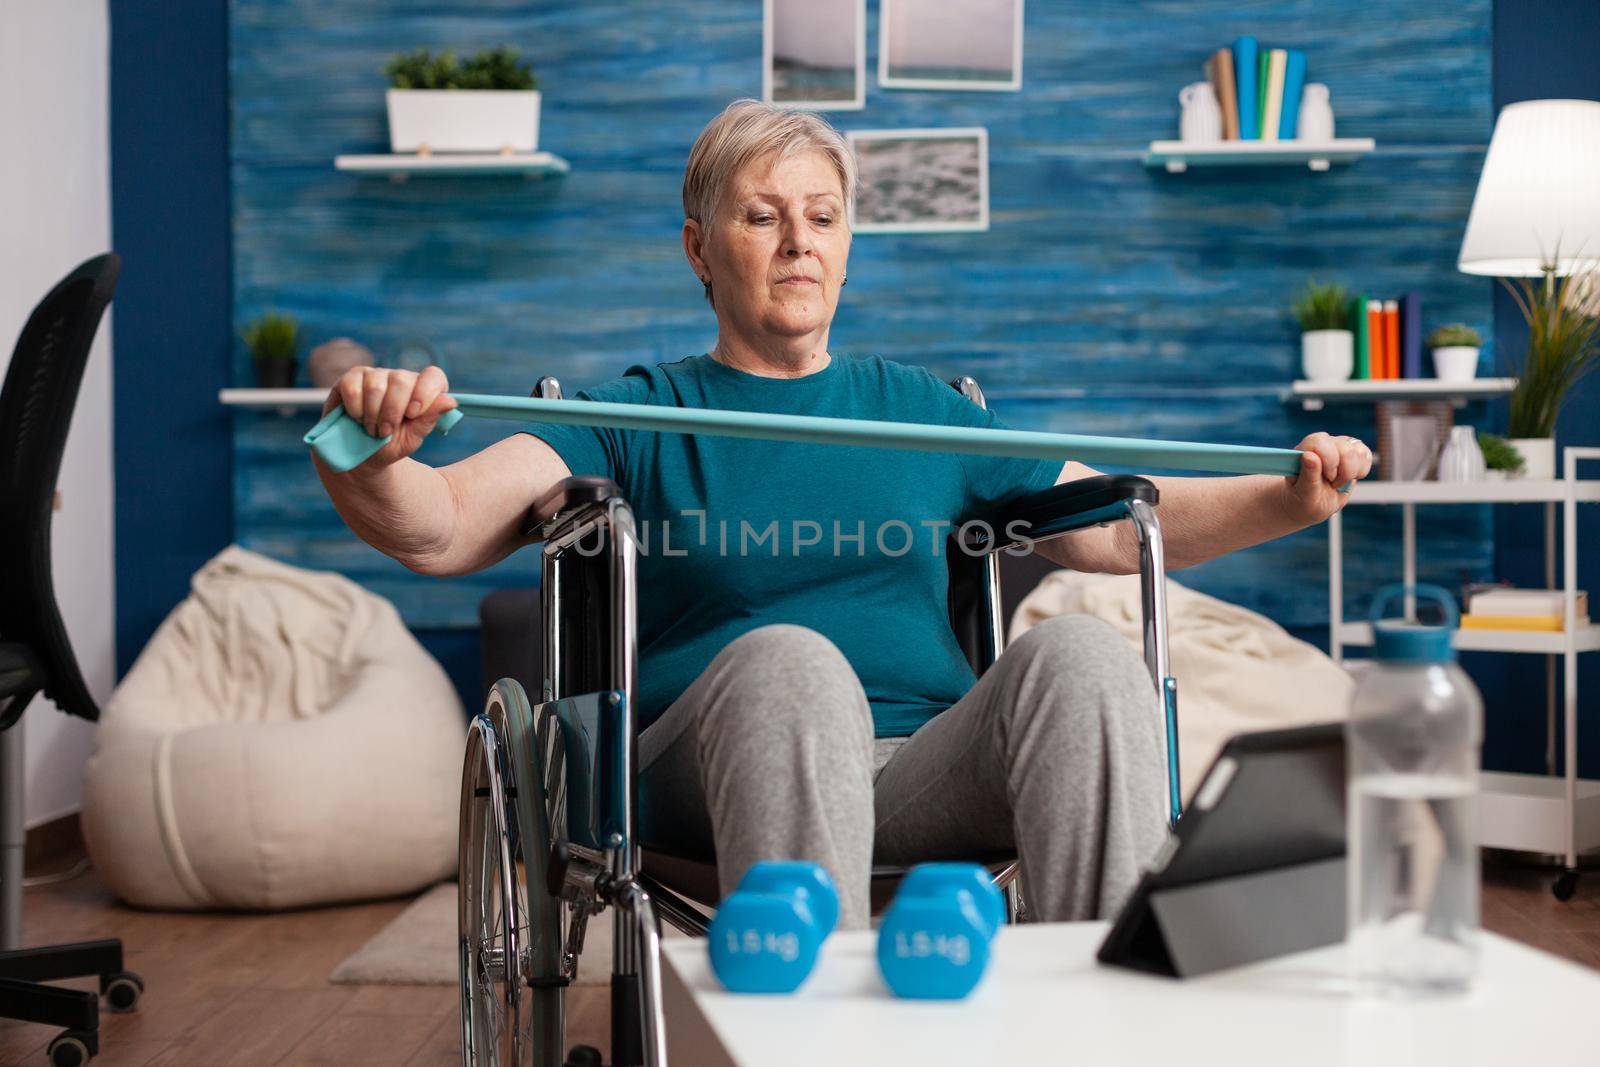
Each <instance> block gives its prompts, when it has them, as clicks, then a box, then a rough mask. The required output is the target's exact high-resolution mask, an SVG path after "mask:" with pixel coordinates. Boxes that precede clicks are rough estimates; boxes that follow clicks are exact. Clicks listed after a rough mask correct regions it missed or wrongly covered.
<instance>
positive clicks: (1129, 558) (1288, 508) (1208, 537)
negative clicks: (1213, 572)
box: [1112, 474, 1313, 573]
mask: <svg viewBox="0 0 1600 1067" xmlns="http://www.w3.org/2000/svg"><path fill="white" fill-rule="evenodd" d="M1150 481H1152V482H1154V483H1155V486H1156V490H1157V491H1158V492H1159V493H1160V494H1161V502H1160V504H1158V505H1157V507H1156V515H1157V516H1158V518H1159V519H1160V521H1161V540H1162V544H1163V546H1164V548H1165V551H1166V562H1167V569H1168V570H1177V569H1178V568H1180V567H1192V566H1194V565H1195V564H1196V563H1204V562H1205V561H1206V560H1208V559H1215V558H1216V557H1218V556H1223V555H1226V554H1228V553H1229V552H1236V551H1238V550H1239V549H1241V548H1249V547H1250V546H1251V545H1259V544H1260V543H1261V542H1263V541H1270V540H1272V539H1273V538H1274V537H1282V536H1283V535H1285V534H1290V533H1294V532H1295V531H1296V530H1303V529H1305V528H1306V527H1307V526H1309V525H1311V524H1312V521H1313V520H1312V519H1311V518H1309V517H1305V516H1303V515H1302V514H1301V513H1300V512H1299V511H1298V510H1297V508H1296V507H1295V499H1294V496H1293V494H1292V493H1290V492H1289V491H1288V489H1287V488H1286V483H1285V481H1284V479H1283V478H1280V477H1278V476H1276V475H1270V474H1252V475H1244V476H1240V477H1232V478H1172V477H1150ZM1112 529H1113V531H1114V532H1115V542H1116V544H1117V556H1118V557H1119V559H1121V560H1123V561H1125V563H1126V566H1127V568H1128V571H1125V572H1124V573H1127V572H1131V571H1136V570H1138V567H1139V544H1138V539H1137V537H1136V535H1135V534H1134V531H1133V524H1132V523H1126V522H1119V523H1117V524H1116V526H1114V527H1112Z"/></svg>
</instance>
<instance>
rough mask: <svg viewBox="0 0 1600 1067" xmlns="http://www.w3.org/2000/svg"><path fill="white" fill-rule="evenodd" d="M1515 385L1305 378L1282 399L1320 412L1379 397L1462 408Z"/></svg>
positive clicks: (1490, 380) (1489, 381)
mask: <svg viewBox="0 0 1600 1067" xmlns="http://www.w3.org/2000/svg"><path fill="white" fill-rule="evenodd" d="M1516 387H1517V380H1516V379H1515V378H1473V379H1472V380H1471V381H1465V382H1446V381H1441V380H1440V379H1438V378H1396V379H1389V380H1387V381H1384V380H1379V381H1370V380H1367V379H1360V380H1356V379H1351V380H1349V381H1343V382H1310V381H1303V380H1302V381H1298V382H1293V383H1291V384H1290V386H1289V389H1288V391H1287V392H1285V393H1284V394H1283V399H1284V402H1285V403H1298V404H1299V405H1300V406H1301V407H1302V408H1304V409H1305V410H1306V411H1321V410H1322V407H1323V405H1324V404H1334V403H1341V402H1346V401H1377V400H1448V401H1450V402H1452V403H1453V404H1454V405H1455V406H1456V407H1461V406H1462V405H1463V404H1465V403H1466V402H1467V401H1469V400H1486V399H1489V398H1491V397H1496V396H1505V395H1507V394H1508V393H1510V392H1511V390H1513V389H1515V388H1516Z"/></svg>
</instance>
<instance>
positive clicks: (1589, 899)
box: [0, 866, 1600, 1067]
mask: <svg viewBox="0 0 1600 1067" xmlns="http://www.w3.org/2000/svg"><path fill="white" fill-rule="evenodd" d="M407 903H409V901H408V900H393V901H384V902H380V903H376V904H362V905H357V906H354V907H340V908H317V909H311V910H306V911H297V912H290V913H287V914H277V915H243V916H241V915H214V914H206V915H172V914H156V913H150V912H139V911H134V910H131V909H129V908H125V907H122V906H121V905H119V904H117V903H116V902H115V901H113V900H112V899H111V897H110V895H109V894H108V893H107V892H106V891H105V889H104V888H103V887H102V886H101V884H100V883H99V881H98V880H97V879H96V877H95V875H94V873H93V872H92V871H91V872H90V873H88V874H85V875H83V876H82V877H79V878H77V879H75V880H73V881H71V882H67V883H64V884H61V885H57V886H50V887H42V888H38V889H32V890H29V891H28V893H27V897H26V903H25V926H26V936H25V943H26V944H28V945H37V944H44V943H50V942H57V941H78V940H89V939H93V938H97V937H120V938H122V940H123V945H124V951H125V953H126V956H127V964H128V966H129V967H130V968H131V969H132V970H134V971H137V972H138V973H139V974H140V975H141V976H142V977H143V978H144V979H145V983H146V986H147V992H146V994H145V997H144V999H143V1000H142V1001H141V1002H140V1006H139V1010H138V1011H137V1012H135V1013H132V1014H129V1015H112V1014H109V1013H107V1012H105V1011H104V1010H102V1012H101V1052H100V1055H99V1056H97V1057H96V1058H95V1059H94V1061H93V1067H180V1065H181V1067H273V1065H279V1064H330V1065H332V1064H339V1065H360V1067H389V1065H394V1067H401V1065H407V1067H420V1065H430V1067H431V1065H440V1067H443V1065H447V1064H449V1065H453V1064H456V1063H458V1062H459V1052H458V1037H457V1029H456V1026H457V1024H456V991H455V988H454V987H451V986H428V987H420V986H335V985H329V984H328V981H327V976H328V972H329V971H331V970H332V969H333V968H334V966H335V965H337V964H338V963H339V962H340V961H341V960H343V959H344V958H345V957H346V956H348V955H349V954H350V953H351V952H353V951H355V949H357V948H358V947H360V946H361V945H362V944H363V943H364V942H365V941H366V940H367V939H368V938H369V937H371V936H372V935H373V934H375V933H377V932H378V930H380V929H381V928H382V927H383V926H384V925H385V924H387V923H388V922H389V921H390V920H391V919H393V918H394V917H395V916H396V915H398V914H399V913H400V912H401V911H402V910H403V909H404V908H405V906H406V904H407ZM1483 922H1484V926H1485V927H1487V928H1488V929H1490V930H1494V931H1496V932H1497V933H1501V934H1504V935H1506V936H1508V937H1513V938H1516V939H1518V940H1520V941H1525V942H1527V943H1528V944H1531V945H1535V946H1537V947H1539V948H1542V949H1546V950H1548V951H1550V952H1554V953H1557V954H1559V955H1562V956H1566V957H1567V958H1569V959H1572V960H1576V961H1578V962H1579V963H1583V964H1587V965H1588V966H1591V967H1595V968H1597V969H1600V872H1591V873H1589V874H1588V875H1587V877H1586V879H1585V880H1584V881H1583V882H1582V883H1580V885H1579V887H1578V895H1577V897H1576V898H1574V899H1573V900H1571V901H1569V902H1567V903H1565V904H1562V903H1560V902H1558V901H1556V900H1555V899H1554V898H1553V897H1552V896H1551V895H1550V890H1549V876H1548V874H1545V873H1542V872H1539V871H1535V870H1529V869H1519V868H1510V867H1503V866H1491V867H1488V868H1486V869H1485V873H1484V895H1483ZM73 984H76V985H78V986H79V987H80V988H85V989H88V988H93V982H92V980H91V981H84V982H78V983H73ZM607 996H608V994H607V991H606V989H605V987H603V986H592V987H580V988H578V989H576V990H574V991H572V993H571V994H570V995H569V998H568V1005H569V1008H568V1015H569V1030H568V1034H569V1040H570V1041H571V1042H572V1043H579V1042H587V1043H590V1044H594V1045H597V1046H599V1047H600V1048H602V1049H604V1048H605V1047H606V1029H607V1023H606V1012H607V1003H606V999H607ZM54 1033H55V1032H54V1031H53V1030H52V1029H51V1028H49V1027H44V1026H35V1025H29V1024H22V1023H12V1022H0V1065H4V1067H12V1065H17V1067H24V1065H34V1064H43V1063H44V1062H45V1054H44V1049H45V1046H46V1044H47V1043H48V1042H49V1040H50V1038H51V1037H53V1036H54Z"/></svg>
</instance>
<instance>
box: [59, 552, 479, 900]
mask: <svg viewBox="0 0 1600 1067" xmlns="http://www.w3.org/2000/svg"><path fill="white" fill-rule="evenodd" d="M191 588H192V591H191V593H190V595H189V597H188V598H187V599H185V600H184V601H183V602H182V603H181V604H179V605H178V606H177V607H176V608H175V609H173V611H172V614H170V615H169V616H167V618H166V620H165V621H164V622H163V623H162V624H161V627H160V629H158V630H157V631H156V633H155V636H154V637H152V638H151V640H150V643H149V645H147V646H146V647H145V649H144V651H143V652H142V653H140V655H139V659H138V660H137V662H135V663H134V665H133V669H132V670H130V671H129V672H128V675H127V677H126V678H124V679H123V681H122V684H121V685H119V686H118V687H117V689H116V691H115V692H114V693H113V694H112V697H111V699H110V701H109V702H108V703H107V705H106V708H105V714H104V716H103V718H102V719H101V721H100V726H99V730H98V734H97V737H96V747H95V753H94V756H93V757H92V758H91V759H90V761H89V764H88V770H87V780H86V782H85V787H84V801H83V830H84V837H85V838H86V839H87V843H88V846H89V852H90V855H91V856H92V857H93V859H94V862H95V865H96V866H97V867H98V868H99V870H100V873H101V876H102V877H103V878H104V879H105V883H106V885H107V886H108V887H110V889H111V891H112V892H114V893H115V894H116V895H117V896H119V897H121V898H122V899H123V900H125V901H127V902H128V903H130V904H135V905H140V906H144V907H152V908H287V907H294V906H297V905H304V904H319V903H332V902H335V901H346V900H357V899H362V898H371V897H381V896H390V895H394V894H398V893H403V892H409V891H412V890H416V889H420V888H422V887H424V886H427V885H430V884H432V883H434V882H437V881H439V880H440V879H441V878H446V877H449V876H450V875H451V874H452V873H453V872H454V870H455V862H456V833H457V806H458V804H459V800H460V781H461V753H462V750H463V747H462V746H463V743H464V740H465V735H466V720H465V717H464V715H463V713H462V708H461V701H460V700H459V699H458V698H457V696H456V692H455V689H454V687H453V686H452V685H451V683H450V680H449V678H448V677H447V676H446V675H445V673H444V670H443V669H442V668H441V667H440V666H439V664H438V663H436V662H435V661H434V660H433V658H432V657H431V656H429V655H428V654H427V652H426V651H424V650H423V648H422V646H421V645H419V644H418V643H417V641H416V639H415V638H414V637H412V635H411V633H410V632H409V631H408V630H407V629H406V627H405V625H404V623H402V622H401V621H400V617H399V615H398V614H397V613H396V611H395V609H394V606H393V605H392V604H390V603H389V602H388V601H387V600H385V599H383V598H382V597H379V596H376V595H374V594H372V593H369V592H367V591H366V590H364V589H362V588H361V587H360V586H358V585H357V584H355V583H354V582H352V581H350V580H349V579H347V578H344V577H342V576H340V575H338V574H332V573H327V572H322V571H308V570H302V569H300V568H297V567H291V566H288V565H287V564H283V563H279V562H276V561H274V560H271V559H268V558H267V557H265V556H262V555H259V554H257V553H254V552H250V551H247V550H246V549H242V548H239V547H238V546H230V547H229V548H227V549H224V550H223V551H222V552H221V553H219V554H218V555H217V556H216V558H214V559H212V560H211V561H210V562H209V563H207V564H206V565H205V566H204V567H203V568H201V569H200V571H199V572H198V573H196V574H195V576H194V578H193V580H192V582H191Z"/></svg>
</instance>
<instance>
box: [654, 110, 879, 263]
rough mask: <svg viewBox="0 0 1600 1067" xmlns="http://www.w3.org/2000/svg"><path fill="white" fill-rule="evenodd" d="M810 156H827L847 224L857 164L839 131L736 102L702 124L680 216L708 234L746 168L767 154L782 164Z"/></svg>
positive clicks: (799, 114) (798, 115) (803, 115)
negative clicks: (835, 175)
mask: <svg viewBox="0 0 1600 1067" xmlns="http://www.w3.org/2000/svg"><path fill="white" fill-rule="evenodd" d="M811 151H816V152H821V153H822V154H823V155H825V156H827V157H828V162H830V163H832V164H833V168H834V170H836V171H838V172H839V184H840V186H841V187H842V188H843V189H844V208H845V215H846V219H848V217H849V212H850V208H851V206H852V205H853V204H854V203H855V196H856V159H855V155H854V154H853V153H852V152H851V151H850V146H849V144H847V143H846V142H845V139H844V137H843V136H842V135H841V134H840V133H839V131H838V130H836V129H834V128H833V127H832V126H830V125H829V124H828V122H827V120H825V119H823V118H822V117H821V116H819V115H814V114H812V113H811V112H809V111H793V110H790V109H787V108H781V107H773V106H772V105H771V104H764V103H762V102H761V101H759V100H735V101H734V102H733V103H731V104H729V105H728V106H727V107H726V108H724V109H723V110H722V114H720V115H718V116H717V117H716V118H714V119H712V120H711V121H710V122H708V123H707V124H706V128H705V129H703V130H701V131H700V136H699V137H696V138H695V141H694V147H693V148H691V149H690V150H689V162H688V164H687V165H686V166H685V167H684V169H683V213H684V215H685V217H687V218H691V219H693V220H694V221H696V222H698V223H699V224H700V227H701V229H703V230H706V231H707V232H709V231H710V229H711V220H712V218H714V217H715V216H716V212H717V205H718V204H719V203H720V202H721V200H722V197H723V195H724V194H725V193H726V192H727V188H728V183H729V182H731V181H732V180H733V176H734V175H735V174H737V173H739V171H740V170H741V169H742V168H743V167H744V166H745V165H746V164H749V163H751V162H753V161H754V160H757V159H760V158H762V157H763V156H766V155H769V154H772V153H776V154H777V156H778V158H779V159H787V158H789V157H790V156H794V155H798V154H800V153H801V152H811ZM846 224H847V225H848V222H846Z"/></svg>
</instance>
